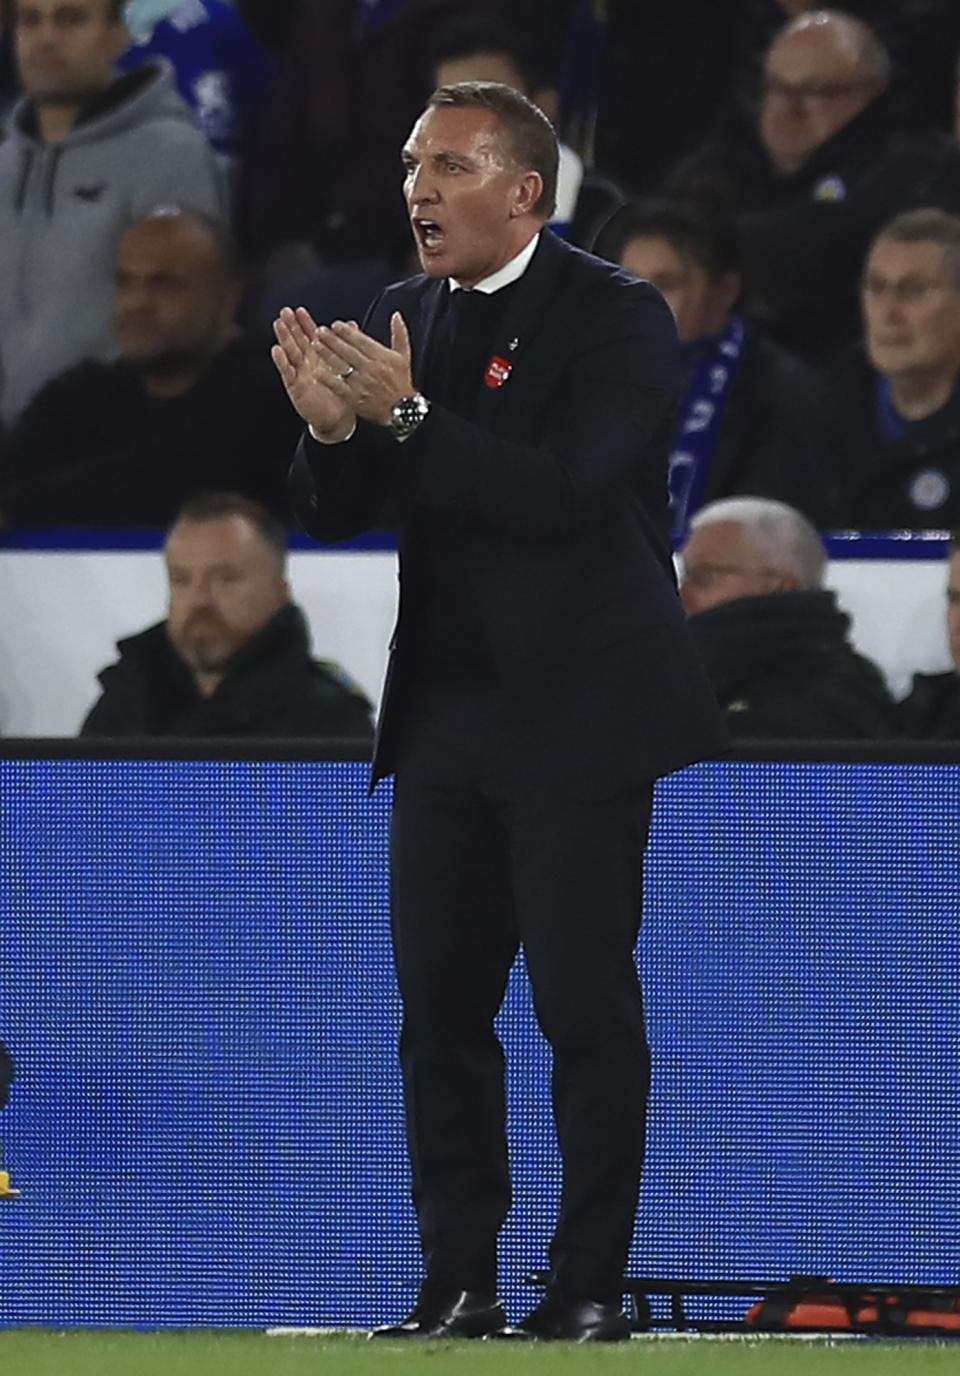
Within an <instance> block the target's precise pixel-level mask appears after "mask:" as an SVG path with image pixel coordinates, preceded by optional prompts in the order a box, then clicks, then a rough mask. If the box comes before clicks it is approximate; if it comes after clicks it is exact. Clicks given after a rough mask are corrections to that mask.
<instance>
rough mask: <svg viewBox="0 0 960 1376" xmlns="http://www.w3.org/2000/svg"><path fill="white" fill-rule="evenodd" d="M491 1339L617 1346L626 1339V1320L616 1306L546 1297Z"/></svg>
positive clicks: (592, 1301) (552, 1296)
mask: <svg viewBox="0 0 960 1376" xmlns="http://www.w3.org/2000/svg"><path fill="white" fill-rule="evenodd" d="M490 1336H491V1337H492V1338H517V1339H521V1338H523V1339H526V1340H528V1341H529V1340H531V1339H534V1340H536V1339H539V1340H541V1341H546V1342H550V1341H553V1342H556V1341H560V1342H570V1343H619V1342H623V1341H624V1340H625V1339H626V1338H629V1337H630V1320H629V1319H628V1318H627V1316H626V1314H625V1313H624V1312H623V1310H622V1309H621V1308H620V1306H619V1304H606V1303H603V1302H602V1301H600V1300H578V1299H571V1298H568V1297H566V1296H563V1295H557V1294H553V1295H551V1294H547V1295H546V1296H545V1297H544V1298H543V1299H542V1300H541V1301H540V1303H539V1304H538V1305H537V1307H536V1309H534V1310H533V1311H532V1312H531V1313H529V1314H528V1315H527V1317H526V1318H525V1319H521V1320H520V1322H519V1323H518V1324H517V1325H516V1326H515V1327H513V1328H502V1329H501V1330H500V1332H499V1333H492V1334H491V1335H490Z"/></svg>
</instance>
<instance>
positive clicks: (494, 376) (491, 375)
mask: <svg viewBox="0 0 960 1376" xmlns="http://www.w3.org/2000/svg"><path fill="white" fill-rule="evenodd" d="M512 372H513V364H512V363H508V362H507V360H506V359H505V358H501V357H500V355H499V354H494V356H493V358H491V360H490V362H489V363H488V364H487V371H486V373H485V375H484V382H486V384H487V386H488V387H502V386H503V384H504V383H505V382H506V380H507V378H508V377H509V376H510V374H511V373H512Z"/></svg>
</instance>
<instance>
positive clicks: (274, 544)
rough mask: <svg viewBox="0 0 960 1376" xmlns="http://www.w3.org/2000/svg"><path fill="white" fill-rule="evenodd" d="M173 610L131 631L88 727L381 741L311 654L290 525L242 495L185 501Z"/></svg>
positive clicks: (174, 561) (351, 689) (170, 564)
mask: <svg viewBox="0 0 960 1376" xmlns="http://www.w3.org/2000/svg"><path fill="white" fill-rule="evenodd" d="M164 554H165V559H166V566H167V577H168V579H169V585H170V595H169V606H168V610H167V618H166V620H165V621H162V622H160V623H159V624H158V625H156V626H151V627H150V629H149V630H146V631H142V632H141V633H140V634H139V635H134V636H130V637H128V638H127V639H126V640H121V641H120V643H119V644H118V646H117V648H118V650H119V651H120V659H119V661H118V663H116V664H112V665H110V666H109V667H108V668H106V669H104V671H103V672H102V673H101V674H100V684H101V687H102V690H103V691H102V693H101V695H100V697H99V699H98V700H97V702H96V703H94V705H93V707H92V708H91V710H90V713H89V715H88V716H87V719H86V721H85V722H84V723H83V727H82V728H81V731H80V734H81V735H82V736H298V737H302V736H342V737H350V738H351V739H357V738H362V739H365V740H370V739H372V736H373V731H372V725H371V707H370V703H369V702H368V701H367V699H366V698H365V697H364V695H363V693H362V692H361V691H360V689H359V688H358V687H357V686H356V684H354V683H353V682H352V681H351V680H350V679H349V678H348V677H347V675H346V674H345V673H344V671H343V670H342V669H341V668H340V667H339V666H338V665H336V664H334V663H332V662H330V661H317V660H314V659H312V658H311V657H310V644H309V638H308V633H307V627H306V623H305V621H304V617H303V613H302V612H301V611H300V609H299V608H298V607H296V606H295V605H294V603H293V602H292V601H291V597H290V585H289V583H288V582H287V576H286V560H287V542H286V535H285V533H284V530H283V527H282V526H281V525H280V523H279V522H278V521H277V520H276V519H275V518H274V517H272V516H271V515H270V513H269V512H267V511H265V510H264V509H263V508H262V507H259V506H258V505H257V504H256V503H255V502H250V501H248V500H247V499H246V498H244V497H241V496H239V495H237V494H236V493H210V494H207V495H205V496H201V497H196V498H194V499H193V500H192V501H190V502H188V503H186V504H185V505H184V507H183V508H182V510H181V511H180V513H179V515H178V517H177V519H176V521H175V522H174V524H173V526H172V528H171V530H170V532H169V534H168V536H167V542H166V547H165V550H164Z"/></svg>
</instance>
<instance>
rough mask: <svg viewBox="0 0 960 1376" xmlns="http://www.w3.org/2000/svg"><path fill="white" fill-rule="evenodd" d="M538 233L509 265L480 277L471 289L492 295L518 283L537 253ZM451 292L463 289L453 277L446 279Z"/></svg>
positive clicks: (505, 264)
mask: <svg viewBox="0 0 960 1376" xmlns="http://www.w3.org/2000/svg"><path fill="white" fill-rule="evenodd" d="M540 233H542V231H539V232H538V233H536V234H535V235H534V236H533V238H532V239H531V240H530V242H529V244H527V245H526V247H525V248H522V249H521V250H520V252H519V253H518V254H517V255H516V257H515V258H511V259H510V261H509V263H504V265H503V267H502V268H497V270H496V272H491V274H490V276H489V277H482V278H481V279H480V281H479V282H477V283H476V285H475V286H474V287H473V290H474V291H482V292H486V293H487V295H488V296H489V295H492V293H493V292H495V291H499V290H500V288H501V287H509V285H510V283H511V282H518V281H519V280H520V278H521V277H522V276H523V274H524V273H525V272H526V270H527V268H528V267H529V266H530V259H531V258H532V257H533V255H534V253H536V251H537V244H539V242H540ZM447 281H448V282H449V283H450V290H451V291H462V290H463V288H462V287H461V286H460V283H459V282H458V281H457V280H456V278H454V277H448V278H447Z"/></svg>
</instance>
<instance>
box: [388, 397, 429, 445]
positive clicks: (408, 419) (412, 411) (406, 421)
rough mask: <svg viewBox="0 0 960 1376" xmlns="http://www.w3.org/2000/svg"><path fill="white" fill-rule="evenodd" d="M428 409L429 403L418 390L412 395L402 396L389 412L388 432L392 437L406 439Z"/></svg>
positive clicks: (422, 419)
mask: <svg viewBox="0 0 960 1376" xmlns="http://www.w3.org/2000/svg"><path fill="white" fill-rule="evenodd" d="M429 411H430V403H429V401H427V399H426V397H425V396H423V395H422V394H421V393H420V392H414V394H413V396H412V397H403V398H402V399H401V400H400V401H398V402H397V404H396V405H395V406H394V407H393V409H392V410H391V412H390V421H389V425H390V433H391V434H392V435H393V437H394V439H397V440H408V439H409V438H410V436H411V435H412V434H413V432H414V430H416V428H417V426H419V425H422V424H423V422H424V421H425V420H426V418H427V415H428V414H429Z"/></svg>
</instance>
